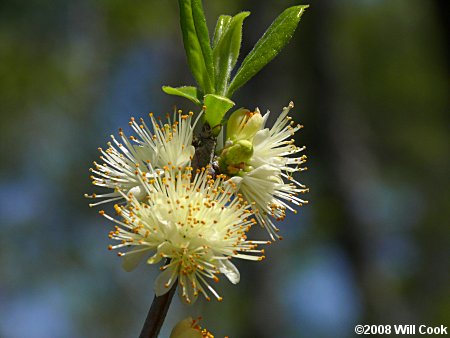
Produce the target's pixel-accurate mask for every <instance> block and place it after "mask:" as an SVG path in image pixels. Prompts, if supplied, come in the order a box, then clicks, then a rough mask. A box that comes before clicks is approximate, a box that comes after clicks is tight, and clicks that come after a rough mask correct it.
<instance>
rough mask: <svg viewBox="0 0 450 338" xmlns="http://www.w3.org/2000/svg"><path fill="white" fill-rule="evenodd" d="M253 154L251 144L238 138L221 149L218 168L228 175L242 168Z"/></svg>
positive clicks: (236, 172)
mask: <svg viewBox="0 0 450 338" xmlns="http://www.w3.org/2000/svg"><path fill="white" fill-rule="evenodd" d="M252 155H253V145H252V143H251V142H250V141H248V140H239V141H237V142H236V143H234V144H232V145H230V146H229V147H228V148H225V149H224V150H223V151H222V154H221V155H220V158H219V168H220V170H221V171H222V172H224V173H228V174H230V175H235V174H238V173H239V171H241V170H244V169H245V167H246V163H247V162H248V161H249V160H250V158H251V157H252Z"/></svg>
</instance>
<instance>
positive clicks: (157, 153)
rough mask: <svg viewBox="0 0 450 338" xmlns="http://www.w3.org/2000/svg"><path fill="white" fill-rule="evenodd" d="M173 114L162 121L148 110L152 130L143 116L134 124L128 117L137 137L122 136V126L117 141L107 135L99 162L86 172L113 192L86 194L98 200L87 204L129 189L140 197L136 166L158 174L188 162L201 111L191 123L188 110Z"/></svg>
mask: <svg viewBox="0 0 450 338" xmlns="http://www.w3.org/2000/svg"><path fill="white" fill-rule="evenodd" d="M176 114H178V118H177V117H176V116H174V122H172V121H171V119H170V117H169V116H167V120H168V122H167V123H165V124H163V123H162V122H161V120H160V119H159V121H157V120H156V119H155V117H154V116H153V114H152V113H150V119H151V123H152V130H153V131H152V130H151V129H150V128H149V127H148V126H147V125H146V123H145V122H144V120H143V119H140V124H138V123H137V122H136V120H135V119H134V118H131V121H130V122H129V124H130V126H131V127H132V129H133V130H134V131H135V133H136V136H137V137H135V136H130V137H129V138H128V137H126V135H125V134H124V132H123V131H122V129H120V130H119V136H120V141H119V140H117V139H116V138H115V137H114V136H113V135H111V138H112V142H109V143H108V147H109V148H108V149H106V150H103V149H101V148H99V150H100V152H101V154H102V156H100V159H101V160H102V161H103V163H102V164H98V163H97V162H94V165H95V168H91V169H90V171H91V172H92V173H93V175H92V176H91V179H92V183H93V184H94V185H96V186H99V187H104V188H109V189H112V190H113V191H112V192H109V193H105V194H92V195H87V194H86V195H85V196H86V197H88V198H101V199H102V200H101V201H99V202H97V203H92V204H90V206H95V205H99V204H102V203H107V202H111V201H116V200H121V199H122V198H123V197H122V195H121V192H125V193H129V192H131V193H133V195H134V196H135V197H136V198H137V199H142V198H144V197H145V190H144V188H143V187H142V185H141V183H140V182H139V180H137V178H136V175H135V171H136V167H139V166H142V167H144V168H148V167H149V164H150V163H151V165H152V167H153V168H155V170H154V172H153V175H159V174H161V173H162V168H163V167H164V166H166V165H169V166H172V165H174V166H176V167H181V168H183V167H185V166H188V165H190V161H191V159H192V157H193V155H194V152H195V149H194V147H193V146H192V136H193V129H194V127H195V125H196V123H197V121H198V118H199V117H200V115H201V114H200V115H199V117H197V119H196V120H195V122H194V123H193V124H192V125H191V121H192V115H193V113H192V112H190V113H189V114H186V115H183V114H182V113H181V111H178V113H176Z"/></svg>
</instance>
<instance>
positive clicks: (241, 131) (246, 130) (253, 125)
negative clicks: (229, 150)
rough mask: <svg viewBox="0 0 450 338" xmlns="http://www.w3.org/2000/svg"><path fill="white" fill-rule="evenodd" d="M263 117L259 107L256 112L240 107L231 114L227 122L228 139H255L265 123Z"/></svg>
mask: <svg viewBox="0 0 450 338" xmlns="http://www.w3.org/2000/svg"><path fill="white" fill-rule="evenodd" d="M263 121H264V120H263V117H262V115H261V113H260V112H259V110H258V109H256V110H255V111H254V112H251V111H249V110H248V109H244V108H241V109H238V110H236V111H235V112H234V113H233V114H231V116H230V118H229V120H228V123H227V139H230V140H232V141H236V140H248V141H251V140H253V137H254V136H255V134H256V133H257V132H258V131H259V130H260V129H261V127H262V125H263Z"/></svg>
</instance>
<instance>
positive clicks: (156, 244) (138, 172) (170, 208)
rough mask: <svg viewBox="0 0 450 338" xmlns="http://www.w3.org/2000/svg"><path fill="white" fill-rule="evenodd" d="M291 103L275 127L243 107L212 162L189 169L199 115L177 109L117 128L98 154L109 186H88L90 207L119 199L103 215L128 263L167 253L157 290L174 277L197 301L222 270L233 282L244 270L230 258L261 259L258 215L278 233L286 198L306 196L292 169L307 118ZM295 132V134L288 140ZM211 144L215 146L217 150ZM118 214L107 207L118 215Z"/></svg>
mask: <svg viewBox="0 0 450 338" xmlns="http://www.w3.org/2000/svg"><path fill="white" fill-rule="evenodd" d="M291 108H292V104H290V105H289V107H287V108H285V109H284V110H283V112H282V114H281V115H280V116H279V117H278V119H277V120H276V122H275V124H274V125H273V126H272V128H266V127H265V124H266V121H267V118H268V115H269V114H268V113H267V114H266V115H264V116H261V114H260V112H259V111H258V110H256V111H255V112H249V111H248V110H244V109H241V110H238V111H236V112H235V113H234V114H232V116H231V118H230V119H229V122H228V124H227V131H226V138H227V139H226V142H225V143H224V144H225V146H224V147H223V148H222V149H220V150H218V151H216V154H217V156H216V158H215V160H214V163H216V164H218V165H216V166H207V167H206V168H192V166H191V160H192V159H193V156H194V154H195V148H194V146H193V139H194V135H193V132H194V128H195V126H196V124H197V123H198V121H199V117H200V116H201V114H199V115H198V116H197V117H196V118H195V119H194V118H193V117H194V116H193V115H194V114H193V113H189V114H183V113H182V112H181V111H177V112H176V113H175V116H174V117H173V118H170V117H169V116H167V122H166V123H163V121H162V120H158V119H156V118H155V117H154V116H153V115H152V114H150V119H151V128H149V127H148V126H147V124H146V123H145V121H144V120H143V119H141V120H140V123H138V122H137V121H136V120H135V119H133V118H132V119H131V121H130V126H131V128H132V130H133V131H134V135H132V136H129V137H127V136H126V135H125V133H124V132H123V131H122V130H120V131H119V136H120V139H116V138H115V137H114V136H111V137H112V142H110V143H108V149H106V150H103V149H100V152H101V157H100V158H101V160H102V163H101V164H99V163H96V162H94V165H95V167H94V168H92V169H91V172H92V176H91V178H92V181H93V184H94V185H96V186H99V187H102V188H106V189H109V191H108V192H106V193H103V194H91V195H86V197H88V198H92V199H97V201H95V202H94V203H92V204H90V205H91V206H97V205H99V204H103V203H107V202H115V203H117V204H115V205H114V212H112V213H111V212H105V211H104V210H101V211H100V214H101V215H103V216H104V217H105V218H107V219H108V220H109V221H111V222H113V223H114V224H115V227H114V229H113V230H112V231H111V232H110V234H109V237H110V238H111V239H112V240H115V241H117V244H115V245H110V246H109V249H110V250H115V249H117V250H119V251H118V255H119V256H121V257H123V266H124V268H125V270H127V271H130V270H132V269H134V268H135V267H136V266H137V264H138V263H139V262H141V261H143V260H146V262H147V264H158V263H160V262H162V264H161V267H160V270H161V273H160V274H159V276H158V277H157V279H156V281H155V285H154V289H155V293H156V295H157V296H160V295H163V294H165V293H166V292H168V291H169V290H170V289H171V288H172V286H173V285H174V284H175V283H178V286H179V287H178V291H179V294H180V297H181V298H182V299H183V300H184V301H185V302H186V303H193V302H194V301H195V300H196V299H197V297H198V295H200V294H202V295H203V296H204V297H205V298H206V299H207V300H209V299H210V296H211V295H212V296H214V297H215V298H216V299H217V300H219V301H220V300H221V299H222V297H221V296H220V295H219V294H218V293H217V291H216V290H215V289H214V288H213V287H212V286H211V281H215V282H217V281H218V280H219V277H218V276H219V275H220V274H223V275H225V276H226V277H227V279H228V280H229V281H230V282H231V283H233V284H236V283H238V282H239V279H240V275H239V271H238V269H237V268H236V266H235V265H234V264H233V263H232V260H233V259H236V258H239V259H245V260H252V261H259V260H262V259H264V257H265V256H264V250H263V249H260V248H259V247H260V245H263V244H268V243H270V242H269V241H255V240H248V238H247V233H248V232H249V230H250V228H251V227H252V225H254V224H256V223H260V224H261V225H262V226H264V227H265V228H266V229H267V230H268V232H269V234H270V236H271V238H272V239H276V238H280V237H279V236H278V235H277V233H276V232H277V231H278V229H277V228H276V226H275V225H274V222H273V220H272V218H274V219H276V220H282V219H283V218H284V217H285V210H286V209H290V210H294V209H293V207H292V206H291V205H290V204H294V205H302V204H303V203H306V202H305V201H304V200H302V199H300V198H299V197H298V195H299V194H300V193H304V192H305V191H306V188H305V187H304V186H303V185H301V184H300V183H298V182H297V181H296V180H294V179H293V178H292V174H293V173H295V172H297V171H301V170H304V169H303V168H301V167H300V166H301V164H303V163H304V162H305V160H306V157H305V156H298V155H297V154H298V153H299V152H300V151H302V150H303V148H298V147H296V146H295V145H294V144H293V140H290V139H289V138H290V137H291V136H292V135H293V134H294V133H295V132H296V131H297V130H299V129H300V128H301V127H300V126H299V125H294V124H293V122H291V120H290V118H289V117H288V116H287V114H288V112H289V110H290V109H291ZM288 139H289V140H288ZM213 150H214V149H213ZM114 213H115V215H111V214H114Z"/></svg>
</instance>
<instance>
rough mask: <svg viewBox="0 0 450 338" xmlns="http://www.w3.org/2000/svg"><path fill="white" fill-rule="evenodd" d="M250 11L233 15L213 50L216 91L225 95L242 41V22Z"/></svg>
mask: <svg viewBox="0 0 450 338" xmlns="http://www.w3.org/2000/svg"><path fill="white" fill-rule="evenodd" d="M249 15H250V12H242V13H239V14H237V15H235V16H234V17H233V18H232V19H231V21H230V23H229V24H228V26H227V27H226V30H225V31H224V32H223V33H222V35H221V37H220V39H219V41H218V42H217V45H216V47H215V48H214V50H213V56H214V68H215V71H216V74H215V76H216V93H218V94H221V95H225V93H226V91H227V87H228V83H229V80H230V75H231V71H232V70H233V68H234V66H235V65H236V62H237V59H238V57H239V51H240V49H241V42H242V24H243V22H244V20H245V18H246V17H248V16H249Z"/></svg>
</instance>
